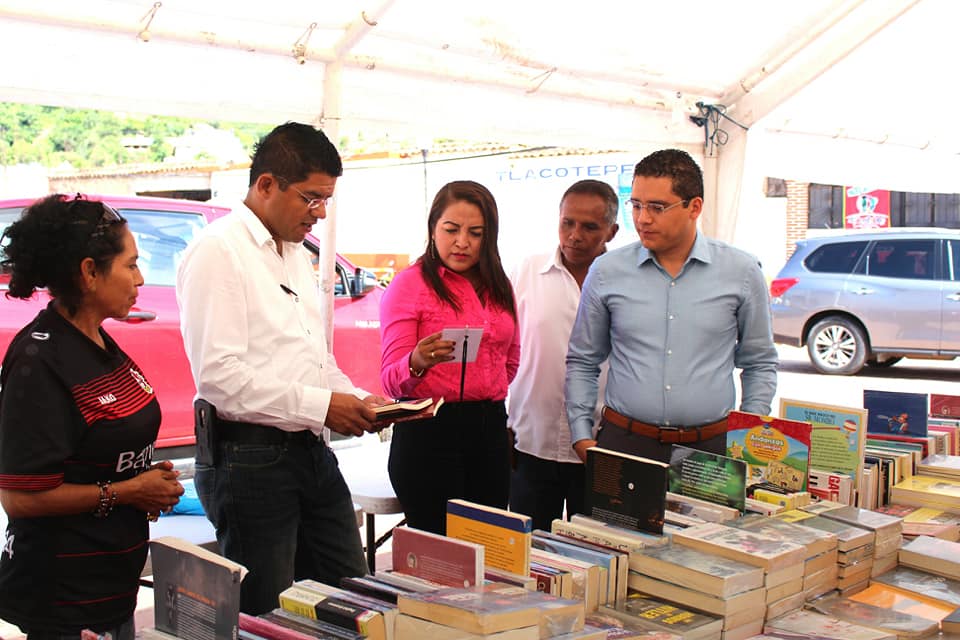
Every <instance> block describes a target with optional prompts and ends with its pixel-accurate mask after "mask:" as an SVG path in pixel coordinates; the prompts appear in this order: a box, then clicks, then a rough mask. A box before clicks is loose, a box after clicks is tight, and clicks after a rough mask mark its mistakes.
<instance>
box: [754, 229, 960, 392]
mask: <svg viewBox="0 0 960 640" xmlns="http://www.w3.org/2000/svg"><path fill="white" fill-rule="evenodd" d="M770 298H771V305H772V308H773V333H774V340H775V341H776V342H778V343H781V344H788V345H792V346H795V347H800V346H803V345H806V346H807V352H808V354H809V355H810V361H811V362H812V363H813V366H815V367H816V368H817V369H818V370H819V371H821V372H822V373H832V374H842V375H850V374H854V373H857V372H858V371H860V370H861V369H862V368H863V367H864V366H865V365H866V366H870V367H889V366H891V365H893V364H896V363H897V362H899V361H900V359H901V358H903V357H911V358H935V359H939V360H951V359H953V358H955V357H957V356H958V355H960V231H958V230H951V229H921V228H915V227H912V228H896V229H890V230H887V231H876V232H872V233H858V234H854V235H842V236H829V237H821V238H809V239H806V240H800V241H799V242H797V248H796V251H795V252H794V254H793V255H792V256H791V257H790V259H789V260H788V261H787V264H786V265H784V267H783V269H781V270H780V273H779V274H778V275H777V278H776V279H775V280H774V281H773V282H772V283H770Z"/></svg>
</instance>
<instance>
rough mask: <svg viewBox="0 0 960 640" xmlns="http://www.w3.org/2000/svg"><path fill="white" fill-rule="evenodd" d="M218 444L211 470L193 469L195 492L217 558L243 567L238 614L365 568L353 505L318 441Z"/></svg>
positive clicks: (267, 606)
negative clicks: (300, 583)
mask: <svg viewBox="0 0 960 640" xmlns="http://www.w3.org/2000/svg"><path fill="white" fill-rule="evenodd" d="M311 440H312V441H311V442H310V443H309V444H305V441H304V440H302V439H301V440H297V441H291V442H288V443H285V444H247V443H242V442H234V441H221V442H219V443H218V444H217V452H218V458H217V464H216V466H209V465H197V468H196V478H195V480H194V482H195V484H196V487H197V494H198V497H199V498H200V502H201V503H202V504H203V508H204V510H205V511H206V513H207V517H208V518H209V519H210V522H212V523H213V526H214V527H215V528H216V530H217V542H218V543H219V545H220V551H221V553H223V555H224V556H226V557H227V558H230V559H231V560H234V561H235V562H239V563H240V564H242V565H244V566H245V567H246V568H247V569H249V571H250V573H249V574H247V577H246V578H244V580H243V582H242V583H241V589H240V609H241V611H243V612H245V613H249V614H251V615H259V614H262V613H266V612H268V611H271V610H272V609H274V608H276V607H277V606H278V604H279V600H278V596H279V594H280V592H281V591H283V590H284V589H286V588H287V587H289V586H290V585H291V584H292V583H293V581H294V580H301V579H304V578H311V579H314V580H319V581H320V582H324V583H327V584H330V585H335V586H336V585H339V584H340V579H341V578H343V577H345V576H362V575H366V573H367V564H366V560H365V558H364V554H363V545H362V543H361V542H360V532H359V530H358V529H357V519H356V514H355V513H354V510H353V500H352V499H351V497H350V490H349V489H348V488H347V484H346V482H344V480H343V476H342V475H341V474H340V468H339V466H338V465H337V458H336V456H335V455H334V453H333V451H331V450H330V448H329V447H327V446H326V444H325V443H324V442H323V440H313V439H311Z"/></svg>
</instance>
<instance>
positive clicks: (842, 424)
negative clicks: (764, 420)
mask: <svg viewBox="0 0 960 640" xmlns="http://www.w3.org/2000/svg"><path fill="white" fill-rule="evenodd" d="M780 417H782V418H786V419H787V420H795V421H797V422H808V423H810V424H811V425H812V427H813V429H812V431H811V432H810V467H811V468H813V469H819V470H821V471H825V472H832V473H839V474H846V475H847V476H850V477H853V478H859V477H860V472H861V470H862V469H863V446H864V442H865V441H866V436H867V412H866V410H864V409H856V408H852V407H840V406H834V405H829V404H820V403H815V402H802V401H800V400H789V399H786V398H781V399H780ZM848 504H849V503H848Z"/></svg>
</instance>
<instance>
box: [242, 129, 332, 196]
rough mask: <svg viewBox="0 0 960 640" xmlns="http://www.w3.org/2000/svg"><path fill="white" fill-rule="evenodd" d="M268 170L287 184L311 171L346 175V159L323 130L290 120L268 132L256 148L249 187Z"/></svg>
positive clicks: (298, 180) (297, 180)
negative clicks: (344, 165)
mask: <svg viewBox="0 0 960 640" xmlns="http://www.w3.org/2000/svg"><path fill="white" fill-rule="evenodd" d="M265 173H270V174H273V175H274V176H275V177H277V178H280V179H282V180H283V181H286V182H287V183H288V184H289V183H291V182H303V181H304V180H306V179H307V176H308V175H309V174H311V173H325V174H327V175H328V176H330V177H332V178H339V177H340V176H342V175H343V162H342V161H341V160H340V154H339V153H338V152H337V148H336V147H335V146H333V143H332V142H330V139H329V138H327V136H326V135H325V134H324V133H323V131H320V130H319V129H316V128H314V127H312V126H310V125H308V124H301V123H299V122H287V123H286V124H282V125H280V126H279V127H276V128H275V129H274V130H273V131H271V132H270V133H268V134H267V135H265V136H264V137H263V138H262V139H261V140H260V142H258V143H257V146H256V147H255V148H254V151H253V158H252V159H251V163H250V185H249V186H253V183H255V182H256V181H257V178H259V177H260V176H261V175H263V174H265ZM283 188H284V189H285V188H286V186H285V185H284V186H283Z"/></svg>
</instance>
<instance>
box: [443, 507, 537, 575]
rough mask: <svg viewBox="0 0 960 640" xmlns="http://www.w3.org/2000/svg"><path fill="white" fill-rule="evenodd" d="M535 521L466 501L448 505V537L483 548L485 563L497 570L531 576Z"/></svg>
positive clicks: (520, 514) (521, 515) (503, 510)
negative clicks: (531, 546)
mask: <svg viewBox="0 0 960 640" xmlns="http://www.w3.org/2000/svg"><path fill="white" fill-rule="evenodd" d="M532 531H533V519H532V518H531V517H530V516H526V515H523V514H522V513H515V512H512V511H507V510H506V509H498V508H496V507H488V506H486V505H482V504H477V503H475V502H469V501H467V500H461V499H452V500H448V501H447V536H449V537H450V538H456V539H459V540H465V541H467V542H471V543H474V544H479V545H482V546H483V548H484V559H485V562H486V563H487V564H488V565H490V566H491V567H494V568H496V569H502V570H503V571H509V572H511V573H517V574H520V575H529V573H530V536H531V532H532Z"/></svg>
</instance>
